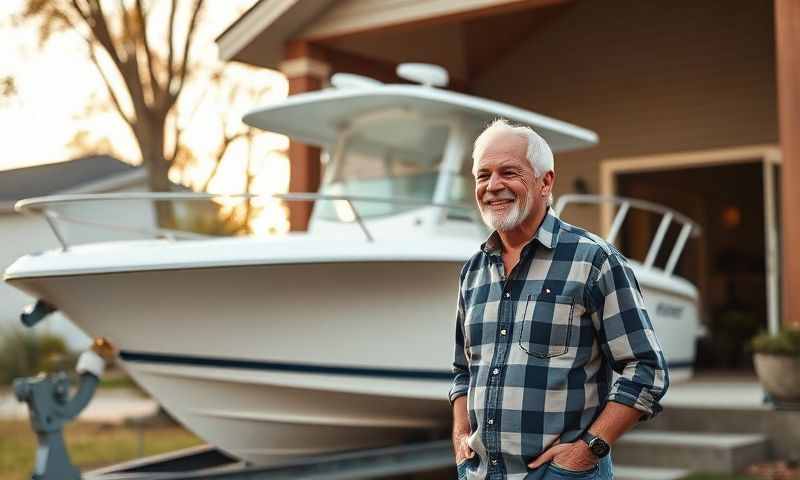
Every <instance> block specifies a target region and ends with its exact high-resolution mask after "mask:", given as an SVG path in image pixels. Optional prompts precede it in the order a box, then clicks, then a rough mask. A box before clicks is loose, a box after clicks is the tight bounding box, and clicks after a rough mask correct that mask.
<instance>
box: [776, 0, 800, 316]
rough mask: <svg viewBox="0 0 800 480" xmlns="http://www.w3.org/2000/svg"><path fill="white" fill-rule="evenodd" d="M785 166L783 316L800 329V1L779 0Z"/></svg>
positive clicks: (778, 44) (780, 113)
mask: <svg viewBox="0 0 800 480" xmlns="http://www.w3.org/2000/svg"><path fill="white" fill-rule="evenodd" d="M775 60H776V63H777V78H778V122H779V124H780V128H779V133H780V142H781V153H782V160H783V162H782V165H781V230H782V231H781V248H782V255H781V256H782V268H781V272H782V273H783V281H782V292H781V294H782V297H783V301H782V316H783V320H782V323H783V326H784V328H787V327H792V328H800V134H798V132H800V2H799V1H797V0H775Z"/></svg>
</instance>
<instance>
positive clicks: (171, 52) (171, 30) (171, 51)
mask: <svg viewBox="0 0 800 480" xmlns="http://www.w3.org/2000/svg"><path fill="white" fill-rule="evenodd" d="M177 8H178V0H173V1H172V4H171V5H170V9H169V23H168V24H167V82H166V83H165V84H164V90H166V93H167V94H169V92H170V91H171V90H172V77H174V76H175V66H174V65H173V64H172V62H173V60H174V58H175V44H174V41H173V40H174V35H175V11H176V10H177ZM162 101H163V102H168V101H169V99H168V98H167V97H166V96H165V97H164V99H163V100H162Z"/></svg>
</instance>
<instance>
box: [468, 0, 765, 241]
mask: <svg viewBox="0 0 800 480" xmlns="http://www.w3.org/2000/svg"><path fill="white" fill-rule="evenodd" d="M774 50H775V49H774V27H773V11H772V2H771V1H767V0H758V1H754V0H730V1H726V2H695V1H692V0H677V1H673V2H641V1H636V0H605V1H603V2H596V1H579V2H576V3H575V4H574V5H573V6H572V7H571V8H569V9H568V10H566V11H565V12H564V13H563V14H562V15H560V16H558V17H557V18H555V20H554V21H553V22H551V23H549V24H547V25H544V26H543V27H542V28H540V29H539V30H537V31H536V32H534V33H533V34H532V35H531V36H530V37H529V38H527V39H526V40H525V41H524V42H522V43H521V44H520V46H519V48H517V49H516V50H514V51H512V52H510V53H509V54H507V55H506V56H504V57H503V58H501V59H500V60H499V61H498V62H497V63H496V64H495V65H494V66H493V67H492V68H489V69H488V70H487V71H486V72H485V73H484V74H483V75H482V76H480V77H479V78H477V79H473V81H472V82H471V87H472V88H471V90H472V92H473V93H474V94H476V95H480V96H486V97H489V98H494V99H497V100H500V101H504V102H508V103H511V104H515V105H519V106H522V107H524V108H528V109H531V110H533V111H536V112H539V113H542V114H545V115H550V116H553V117H555V118H558V119H561V120H565V121H568V122H573V123H575V124H577V125H580V126H582V127H586V128H590V129H592V130H594V131H596V132H597V133H598V135H599V137H600V144H599V145H598V146H596V147H594V148H591V149H587V150H583V151H578V152H571V153H564V154H559V155H557V158H556V173H557V180H556V194H557V195H558V194H561V193H565V192H570V191H573V184H574V181H575V179H576V178H579V177H581V178H583V179H585V180H586V181H587V183H588V185H589V188H590V190H591V191H592V192H593V193H596V192H597V191H598V170H599V168H598V166H599V162H600V161H601V160H602V159H604V158H613V157H626V156H634V155H644V154H653V153H666V152H676V151H688V150H701V149H708V148H718V147H728V146H737V145H748V144H760V143H772V142H777V139H778V130H777V128H778V127H777V109H776V103H777V99H776V87H775V58H774V55H775V51H774ZM596 213H597V212H596V211H588V210H587V211H583V212H581V211H575V213H574V216H573V217H570V220H571V221H574V222H575V223H578V224H581V225H584V226H587V227H589V228H593V229H596V228H598V225H597V223H598V222H597V215H596Z"/></svg>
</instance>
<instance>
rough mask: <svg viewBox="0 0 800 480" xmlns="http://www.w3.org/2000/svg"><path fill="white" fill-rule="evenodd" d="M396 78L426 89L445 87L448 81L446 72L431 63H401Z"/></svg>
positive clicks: (448, 77)
mask: <svg viewBox="0 0 800 480" xmlns="http://www.w3.org/2000/svg"><path fill="white" fill-rule="evenodd" d="M397 76H398V77H400V78H403V79H405V80H409V81H412V82H416V83H420V84H422V85H424V86H426V87H446V86H447V84H448V82H449V81H450V76H449V75H448V74H447V70H445V69H444V68H443V67H440V66H439V65H434V64H431V63H401V64H400V65H398V66H397Z"/></svg>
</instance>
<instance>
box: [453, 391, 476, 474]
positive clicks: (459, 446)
mask: <svg viewBox="0 0 800 480" xmlns="http://www.w3.org/2000/svg"><path fill="white" fill-rule="evenodd" d="M470 433H471V432H470V428H469V415H468V414H467V397H466V395H464V396H461V397H458V398H456V400H455V401H454V402H453V450H455V453H456V464H459V463H461V462H463V461H464V460H466V459H468V458H472V457H474V456H475V452H474V451H473V450H472V449H471V448H469V443H468V440H469V436H470Z"/></svg>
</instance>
